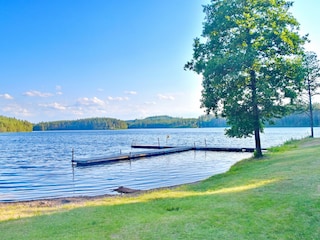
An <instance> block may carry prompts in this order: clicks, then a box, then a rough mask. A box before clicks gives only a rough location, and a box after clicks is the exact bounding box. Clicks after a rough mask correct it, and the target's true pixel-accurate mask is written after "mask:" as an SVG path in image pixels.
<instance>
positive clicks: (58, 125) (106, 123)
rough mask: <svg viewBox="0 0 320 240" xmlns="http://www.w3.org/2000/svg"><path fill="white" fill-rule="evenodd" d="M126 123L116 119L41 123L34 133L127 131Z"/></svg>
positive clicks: (34, 128)
mask: <svg viewBox="0 0 320 240" xmlns="http://www.w3.org/2000/svg"><path fill="white" fill-rule="evenodd" d="M127 128H128V125H127V123H126V122H125V121H122V120H118V119H114V118H87V119H80V120H73V121H54V122H40V123H38V124H35V125H34V126H33V131H48V130H116V129H127Z"/></svg>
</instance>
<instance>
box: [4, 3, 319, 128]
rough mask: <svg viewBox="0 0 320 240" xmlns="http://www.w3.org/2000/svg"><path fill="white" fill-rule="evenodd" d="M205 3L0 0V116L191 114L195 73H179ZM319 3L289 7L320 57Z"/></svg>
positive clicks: (197, 83)
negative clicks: (308, 35)
mask: <svg viewBox="0 0 320 240" xmlns="http://www.w3.org/2000/svg"><path fill="white" fill-rule="evenodd" d="M208 2H209V0H197V1H194V0H161V1H160V0H135V1H129V0H126V1H119V0H90V1H89V0H0V36H1V37H0V53H1V54H0V66H1V67H0V69H1V70H0V115H4V116H8V117H16V118H18V119H25V120H29V121H31V122H34V123H37V122H40V121H53V120H70V119H80V118H87V117H114V118H119V119H124V120H128V119H136V118H144V117H147V116H154V115H171V116H176V117H198V116H199V115H201V114H203V109H200V100H199V99H200V95H201V78H200V77H199V76H197V75H196V74H195V73H193V72H190V71H184V70H183V66H184V64H185V63H186V62H187V61H188V60H190V59H191V57H192V43H193V39H194V38H195V37H198V36H200V35H201V31H202V22H203V18H204V15H203V13H202V5H203V4H206V3H208ZM318 9H320V1H318V0H296V1H295V5H294V7H293V9H292V11H293V14H294V16H295V17H296V18H297V19H298V21H299V22H300V23H301V31H302V33H309V34H310V37H309V38H310V39H311V43H310V44H308V46H307V49H308V50H311V51H315V52H317V54H318V55H319V56H320V51H319V49H320V48H319V46H320V33H319V31H318V26H317V25H318V23H319V22H320V16H319V13H317V10H318Z"/></svg>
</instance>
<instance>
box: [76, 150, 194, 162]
mask: <svg viewBox="0 0 320 240" xmlns="http://www.w3.org/2000/svg"><path fill="white" fill-rule="evenodd" d="M190 150H192V149H191V148H189V147H170V148H164V149H159V150H149V151H143V152H130V153H128V154H120V155H119V154H114V155H109V156H104V157H99V158H84V159H73V160H72V163H73V164H76V165H77V166H88V165H95V164H103V163H112V162H118V161H126V160H131V159H138V158H146V157H154V156H160V155H166V154H173V153H180V152H186V151H190Z"/></svg>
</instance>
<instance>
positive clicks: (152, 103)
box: [144, 101, 157, 105]
mask: <svg viewBox="0 0 320 240" xmlns="http://www.w3.org/2000/svg"><path fill="white" fill-rule="evenodd" d="M144 104H146V105H156V104H157V103H156V102H154V101H151V102H144Z"/></svg>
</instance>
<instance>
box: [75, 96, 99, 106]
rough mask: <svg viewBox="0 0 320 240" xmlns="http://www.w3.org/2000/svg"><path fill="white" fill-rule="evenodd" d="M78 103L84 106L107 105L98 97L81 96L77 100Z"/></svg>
mask: <svg viewBox="0 0 320 240" xmlns="http://www.w3.org/2000/svg"><path fill="white" fill-rule="evenodd" d="M77 104H78V105H84V106H103V105H105V102H104V101H103V100H101V99H99V98H97V97H93V98H87V97H84V98H79V99H78V101H77Z"/></svg>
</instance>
